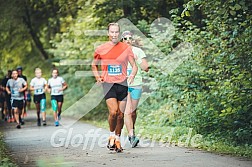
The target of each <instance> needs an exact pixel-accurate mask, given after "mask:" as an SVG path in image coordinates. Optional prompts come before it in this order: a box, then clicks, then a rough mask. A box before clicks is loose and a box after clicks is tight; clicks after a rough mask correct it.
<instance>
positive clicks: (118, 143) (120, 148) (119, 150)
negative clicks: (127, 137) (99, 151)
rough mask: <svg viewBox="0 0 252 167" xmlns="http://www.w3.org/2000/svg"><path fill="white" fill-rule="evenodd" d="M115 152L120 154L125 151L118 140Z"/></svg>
mask: <svg viewBox="0 0 252 167" xmlns="http://www.w3.org/2000/svg"><path fill="white" fill-rule="evenodd" d="M115 151H116V152H117V153H120V152H122V151H123V149H122V146H121V143H120V141H117V140H116V141H115Z"/></svg>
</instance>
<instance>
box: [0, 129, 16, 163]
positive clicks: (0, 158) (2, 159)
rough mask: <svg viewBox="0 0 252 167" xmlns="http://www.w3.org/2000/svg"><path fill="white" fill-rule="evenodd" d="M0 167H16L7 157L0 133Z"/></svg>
mask: <svg viewBox="0 0 252 167" xmlns="http://www.w3.org/2000/svg"><path fill="white" fill-rule="evenodd" d="M0 166H1V167H17V165H15V164H14V163H13V162H12V161H11V159H10V158H9V157H8V155H7V150H6V145H5V143H4V136H3V134H2V133H1V132H0Z"/></svg>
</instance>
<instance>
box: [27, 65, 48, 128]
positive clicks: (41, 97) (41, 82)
mask: <svg viewBox="0 0 252 167" xmlns="http://www.w3.org/2000/svg"><path fill="white" fill-rule="evenodd" d="M35 76H36V77H35V78H33V79H32V80H31V83H30V90H31V91H34V97H33V101H34V103H35V105H36V109H37V118H38V119H37V125H38V126H41V120H40V112H41V113H42V121H43V125H44V126H45V125H46V112H45V111H46V95H45V91H46V89H47V81H46V80H45V78H42V70H41V69H40V68H36V69H35Z"/></svg>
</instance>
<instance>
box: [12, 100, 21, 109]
mask: <svg viewBox="0 0 252 167" xmlns="http://www.w3.org/2000/svg"><path fill="white" fill-rule="evenodd" d="M11 102H12V103H11V106H12V108H13V109H15V108H18V109H20V110H22V109H23V107H24V100H14V99H13V100H12V101H11Z"/></svg>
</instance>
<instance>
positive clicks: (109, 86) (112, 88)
mask: <svg viewBox="0 0 252 167" xmlns="http://www.w3.org/2000/svg"><path fill="white" fill-rule="evenodd" d="M102 87H103V92H104V95H105V100H107V99H109V98H116V99H117V100H118V101H125V100H127V95H128V84H127V80H125V81H123V82H121V83H107V82H104V83H103V84H102Z"/></svg>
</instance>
